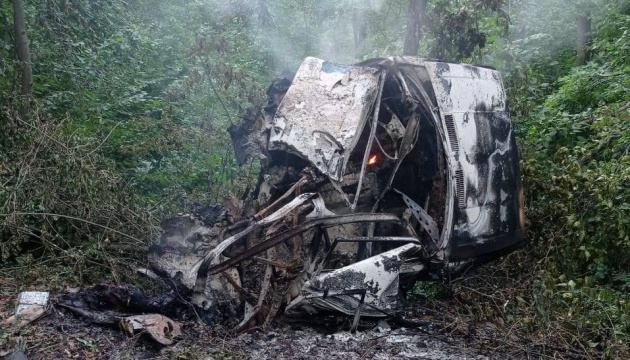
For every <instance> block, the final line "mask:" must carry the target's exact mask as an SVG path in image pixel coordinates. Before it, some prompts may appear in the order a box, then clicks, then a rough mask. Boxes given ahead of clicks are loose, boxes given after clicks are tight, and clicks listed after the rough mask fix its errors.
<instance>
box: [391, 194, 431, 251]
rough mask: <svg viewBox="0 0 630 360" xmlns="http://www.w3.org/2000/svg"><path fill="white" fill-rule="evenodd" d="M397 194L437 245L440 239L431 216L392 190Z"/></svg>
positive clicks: (405, 196) (407, 197)
mask: <svg viewBox="0 0 630 360" xmlns="http://www.w3.org/2000/svg"><path fill="white" fill-rule="evenodd" d="M394 191H396V192H397V193H399V194H400V195H401V196H402V198H403V201H404V202H405V204H407V206H408V207H409V209H411V212H412V214H413V215H414V216H415V217H416V219H418V221H419V222H420V226H422V228H423V229H424V230H425V231H426V232H427V233H428V234H429V236H430V237H431V239H432V240H433V241H434V242H435V243H436V244H437V242H438V240H439V239H440V230H439V228H438V225H437V223H436V222H435V221H434V220H433V218H432V217H431V215H429V214H428V213H427V212H426V211H425V210H424V209H423V208H422V206H420V205H418V203H416V202H415V201H413V200H411V198H410V197H409V196H407V195H405V194H403V193H402V192H400V191H398V190H396V189H394Z"/></svg>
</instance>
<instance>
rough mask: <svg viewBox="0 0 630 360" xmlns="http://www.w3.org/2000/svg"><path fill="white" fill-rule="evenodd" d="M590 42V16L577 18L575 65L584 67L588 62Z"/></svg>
mask: <svg viewBox="0 0 630 360" xmlns="http://www.w3.org/2000/svg"><path fill="white" fill-rule="evenodd" d="M590 42H591V17H590V14H585V15H580V16H578V17H577V64H578V65H586V63H587V62H588V61H589V59H590V57H591V54H590V49H589V47H590Z"/></svg>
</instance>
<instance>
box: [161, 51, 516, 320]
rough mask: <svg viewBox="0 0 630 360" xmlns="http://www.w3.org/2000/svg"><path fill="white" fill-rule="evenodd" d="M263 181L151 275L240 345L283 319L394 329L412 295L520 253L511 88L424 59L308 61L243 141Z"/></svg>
mask: <svg viewBox="0 0 630 360" xmlns="http://www.w3.org/2000/svg"><path fill="white" fill-rule="evenodd" d="M229 131H230V134H231V136H232V140H233V144H234V150H235V153H236V155H237V159H238V160H239V161H240V162H245V161H246V159H247V158H248V157H249V158H251V157H256V158H259V159H260V161H261V165H262V166H261V174H260V177H259V182H258V185H257V188H256V191H255V192H254V195H253V196H251V197H250V201H249V203H250V204H249V205H248V206H247V208H248V209H249V208H252V207H254V208H256V209H258V212H257V213H253V212H252V213H248V212H247V211H243V209H244V208H245V207H244V206H242V204H240V203H239V201H235V200H233V201H231V202H230V203H229V204H227V206H224V207H220V206H216V207H208V208H205V209H201V210H200V211H199V212H198V213H196V214H189V215H182V216H179V217H175V218H172V219H168V220H165V221H164V222H163V229H164V234H163V236H162V238H161V242H160V244H158V245H154V246H153V247H152V248H151V249H150V259H151V261H152V263H153V266H154V267H155V268H156V269H158V270H161V272H162V273H163V274H166V275H168V276H170V277H171V278H173V279H175V280H176V281H178V282H179V283H180V284H181V285H183V286H184V287H186V288H188V289H190V290H192V300H193V303H194V304H195V305H197V306H198V307H200V308H202V309H204V310H206V312H205V313H206V314H207V317H208V320H210V321H222V322H224V323H227V324H230V325H232V326H235V327H236V328H237V329H247V328H250V327H252V326H258V325H264V324H267V323H268V322H269V320H270V319H272V318H273V317H274V316H276V315H277V314H280V313H284V314H287V315H288V314H290V315H292V316H300V315H305V314H313V313H326V312H331V311H332V312H340V313H343V314H347V315H350V316H353V317H354V321H353V326H356V324H357V322H358V320H359V318H360V316H370V317H385V316H389V315H392V314H394V313H396V312H397V311H398V310H400V308H401V303H400V297H401V294H402V293H404V292H405V291H406V289H407V288H408V287H409V286H411V285H412V284H413V283H414V282H415V281H417V280H420V279H429V278H434V277H439V276H443V275H446V274H451V275H452V274H456V273H457V272H458V271H460V270H461V269H463V268H465V267H468V266H470V265H473V264H478V263H481V262H484V261H487V260H489V259H492V258H495V257H497V256H499V255H500V254H503V253H505V252H506V251H509V250H511V249H514V248H515V247H517V246H518V245H520V244H521V243H522V241H523V226H524V225H523V224H524V214H523V204H522V201H523V200H522V189H521V181H520V174H519V165H518V154H517V149H516V143H515V140H514V132H513V129H512V124H511V122H510V120H509V117H508V113H507V109H506V99H505V93H504V90H503V85H502V82H501V77H500V74H499V72H497V71H495V70H493V69H489V68H485V67H479V66H471V65H463V64H449V63H444V62H438V61H430V60H424V59H420V58H413V57H393V58H379V59H372V60H368V61H365V62H363V63H360V64H357V65H354V66H344V65H338V64H333V63H330V62H327V61H324V60H320V59H316V58H307V59H305V60H304V62H303V63H302V65H301V66H300V68H299V70H298V71H297V73H296V75H295V77H294V78H293V79H291V80H289V79H279V80H276V81H275V82H274V83H273V84H272V86H271V87H270V88H269V90H268V100H267V103H266V106H265V107H264V109H262V110H260V111H254V112H251V113H250V114H249V115H248V116H246V117H244V120H243V122H242V123H241V124H240V125H239V126H238V127H233V128H231V129H230V130H229Z"/></svg>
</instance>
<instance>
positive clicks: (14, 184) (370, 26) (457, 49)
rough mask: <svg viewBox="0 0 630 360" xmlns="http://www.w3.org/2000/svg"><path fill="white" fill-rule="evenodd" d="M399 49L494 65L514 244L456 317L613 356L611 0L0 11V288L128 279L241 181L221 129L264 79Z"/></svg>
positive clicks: (622, 180)
mask: <svg viewBox="0 0 630 360" xmlns="http://www.w3.org/2000/svg"><path fill="white" fill-rule="evenodd" d="M399 54H412V55H420V56H424V57H429V58H438V59H442V60H446V61H452V62H468V63H477V64H485V65H491V66H494V67H495V68H497V69H499V70H500V71H501V72H502V74H503V77H504V82H505V85H506V87H507V92H508V98H509V105H510V112H511V117H512V120H513V121H514V124H515V126H516V129H517V138H518V144H519V150H520V155H521V167H522V172H523V174H522V177H523V181H524V186H525V194H526V209H527V210H526V216H527V240H528V241H527V245H526V247H525V248H524V249H522V250H519V251H518V252H516V253H514V254H511V255H510V256H509V257H508V258H506V259H504V260H502V261H499V262H496V263H494V264H493V265H492V266H490V267H488V268H485V269H481V270H480V271H481V273H475V274H472V275H469V276H468V277H464V278H463V279H460V280H457V281H455V282H452V283H448V284H446V285H445V286H446V287H448V289H449V290H450V291H448V296H449V297H450V298H456V299H458V301H459V302H460V304H461V306H460V308H459V309H458V311H462V312H466V313H468V314H470V315H472V316H474V317H475V318H476V319H478V320H479V321H492V322H494V323H500V324H502V326H504V327H505V328H506V329H509V331H510V332H512V333H518V334H520V335H522V336H527V337H528V338H529V339H537V340H536V341H539V342H540V343H541V344H543V346H545V344H548V345H549V346H550V347H553V346H555V347H558V348H564V349H571V351H576V352H578V353H581V354H587V355H588V354H590V355H588V356H602V355H603V356H607V357H610V358H615V357H618V358H629V357H630V351H629V349H628V344H630V296H629V293H630V261H628V254H630V1H628V0H577V1H576V0H455V1H448V0H392V1H385V0H365V1H359V0H337V1H332V0H321V1H305V0H301V1H290V0H275V1H272V0H257V1H246V0H226V1H214V0H178V1H164V0H42V1H29V0H24V1H22V0H12V1H3V2H1V3H0V129H1V130H2V131H1V132H0V258H1V259H2V261H1V263H2V265H0V271H1V272H2V274H3V275H2V278H4V280H2V279H0V282H3V281H5V282H6V281H8V279H14V280H15V279H19V285H18V286H19V288H20V289H23V288H33V287H35V288H36V287H37V286H43V284H45V285H46V287H47V288H48V289H51V288H52V289H54V288H55V287H57V288H60V287H61V286H63V284H68V283H79V284H90V283H95V282H99V281H103V280H105V279H108V280H111V281H115V282H119V283H124V282H129V281H133V278H132V277H133V276H132V275H131V274H130V272H129V271H128V270H127V269H128V266H127V265H128V264H129V263H130V262H142V261H143V256H144V252H145V250H146V246H147V244H148V243H150V242H151V241H153V240H154V239H155V238H156V237H157V234H158V232H157V225H158V224H159V221H160V219H162V218H164V217H166V216H168V215H169V214H173V213H175V212H178V211H183V210H187V209H191V208H193V207H195V206H198V205H200V204H211V203H220V202H221V201H223V198H224V197H225V196H226V194H230V195H231V196H235V197H242V196H243V195H244V194H245V192H247V191H248V190H249V189H251V186H252V185H253V184H254V182H255V181H256V176H257V174H256V169H257V164H256V163H255V162H251V163H248V164H247V165H245V166H243V167H238V166H237V165H236V164H235V161H234V156H233V153H232V147H231V144H230V141H229V136H228V134H227V132H226V129H227V128H228V127H229V126H230V125H232V124H237V123H238V122H239V121H240V116H241V115H242V114H244V113H245V111H246V109H248V108H252V107H253V108H256V107H259V106H261V104H262V101H263V100H264V93H265V90H266V87H267V86H268V84H269V83H270V81H271V80H273V79H274V78H276V77H278V76H282V75H286V74H290V73H292V72H294V71H295V70H296V69H297V66H298V65H299V63H300V61H301V60H302V59H303V58H304V57H306V56H316V57H320V58H324V59H327V60H331V61H336V62H340V63H354V62H358V61H361V60H364V59H367V58H372V57H378V56H388V55H399ZM42 274H46V276H43V275H42ZM488 279H489V280H488ZM12 283H15V282H12ZM490 283H492V284H500V285H499V286H493V285H490ZM434 290H435V289H433V288H432V287H431V286H418V287H417V289H416V292H417V294H418V295H419V297H421V298H423V299H424V300H423V301H433V300H440V299H439V295H436V294H440V293H441V292H440V291H434ZM6 340H7V338H6V337H1V338H0V342H3V341H6Z"/></svg>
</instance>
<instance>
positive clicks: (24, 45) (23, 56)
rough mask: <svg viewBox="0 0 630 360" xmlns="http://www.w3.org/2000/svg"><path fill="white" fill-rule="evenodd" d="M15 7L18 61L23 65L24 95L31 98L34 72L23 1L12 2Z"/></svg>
mask: <svg viewBox="0 0 630 360" xmlns="http://www.w3.org/2000/svg"><path fill="white" fill-rule="evenodd" d="M11 3H12V5H13V27H14V30H15V42H16V45H17V46H16V47H17V55H18V60H20V63H21V65H22V95H24V96H26V97H29V98H30V97H31V95H32V94H33V72H32V69H31V52H30V50H29V47H28V37H27V36H26V23H25V21H24V9H23V8H22V0H11Z"/></svg>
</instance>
